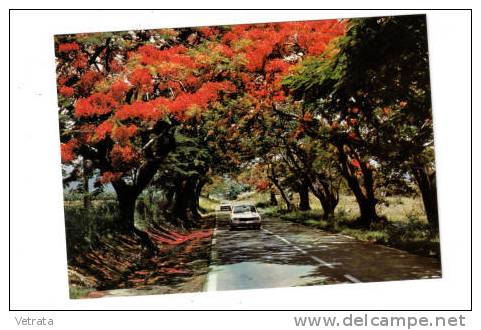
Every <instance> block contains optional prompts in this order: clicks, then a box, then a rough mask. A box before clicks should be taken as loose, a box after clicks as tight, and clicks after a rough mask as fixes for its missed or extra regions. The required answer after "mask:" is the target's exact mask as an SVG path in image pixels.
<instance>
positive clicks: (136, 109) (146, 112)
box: [115, 97, 169, 121]
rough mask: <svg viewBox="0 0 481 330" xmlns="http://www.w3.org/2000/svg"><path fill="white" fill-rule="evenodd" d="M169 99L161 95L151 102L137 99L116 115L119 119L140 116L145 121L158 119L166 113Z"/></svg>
mask: <svg viewBox="0 0 481 330" xmlns="http://www.w3.org/2000/svg"><path fill="white" fill-rule="evenodd" d="M168 102H169V100H168V99H166V98H163V97H160V98H157V99H154V100H152V101H149V102H142V101H136V102H134V103H132V104H126V105H124V106H122V107H121V108H120V109H119V110H118V111H117V112H116V113H115V117H116V118H117V119H119V120H125V119H129V118H130V119H134V118H139V119H142V120H145V121H151V120H153V121H156V120H159V119H161V118H163V117H164V116H165V114H166V105H167V103H168Z"/></svg>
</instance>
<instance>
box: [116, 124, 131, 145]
mask: <svg viewBox="0 0 481 330" xmlns="http://www.w3.org/2000/svg"><path fill="white" fill-rule="evenodd" d="M135 134H137V126H135V125H129V126H119V127H117V128H115V129H114V130H113V131H112V139H113V140H114V141H117V142H121V143H125V142H126V141H128V139H129V138H131V137H132V136H134V135H135Z"/></svg>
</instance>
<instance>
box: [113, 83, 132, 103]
mask: <svg viewBox="0 0 481 330" xmlns="http://www.w3.org/2000/svg"><path fill="white" fill-rule="evenodd" d="M128 90H129V84H127V83H126V82H125V81H122V80H118V81H116V82H114V83H113V84H112V86H111V87H110V91H111V93H112V96H113V98H114V99H116V100H117V101H120V100H121V99H122V98H123V97H124V96H125V94H127V91H128Z"/></svg>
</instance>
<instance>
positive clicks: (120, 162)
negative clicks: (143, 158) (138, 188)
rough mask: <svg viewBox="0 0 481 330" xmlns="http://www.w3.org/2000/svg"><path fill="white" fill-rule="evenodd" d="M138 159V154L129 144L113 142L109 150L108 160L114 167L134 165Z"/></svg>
mask: <svg viewBox="0 0 481 330" xmlns="http://www.w3.org/2000/svg"><path fill="white" fill-rule="evenodd" d="M138 159H139V155H138V154H137V152H136V151H135V150H134V149H133V148H132V147H131V146H130V145H125V146H121V145H120V144H115V145H114V146H113V148H112V150H111V151H110V162H111V163H112V166H114V167H116V168H119V167H132V166H135V165H136V163H137V160H138Z"/></svg>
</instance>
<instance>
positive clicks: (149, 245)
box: [112, 181, 158, 255]
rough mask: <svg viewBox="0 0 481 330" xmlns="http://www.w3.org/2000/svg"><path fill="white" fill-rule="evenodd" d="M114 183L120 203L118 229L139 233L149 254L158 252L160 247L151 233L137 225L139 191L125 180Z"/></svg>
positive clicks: (127, 232) (138, 235) (141, 241)
mask: <svg viewBox="0 0 481 330" xmlns="http://www.w3.org/2000/svg"><path fill="white" fill-rule="evenodd" d="M112 185H113V187H114V189H115V192H116V193H117V201H118V203H119V222H118V224H117V228H118V230H119V231H120V232H122V233H126V234H131V233H133V234H135V235H137V237H139V239H140V243H141V245H142V247H143V248H144V249H145V250H146V251H147V255H152V254H156V253H157V252H158V248H157V246H156V245H155V244H154V243H153V242H152V240H151V239H150V237H149V235H148V234H147V233H146V232H144V231H142V230H139V229H137V228H136V227H135V217H134V216H135V201H136V200H137V197H138V196H139V193H138V192H137V191H136V189H134V187H131V186H128V185H126V184H125V183H124V182H123V181H118V182H112Z"/></svg>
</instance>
